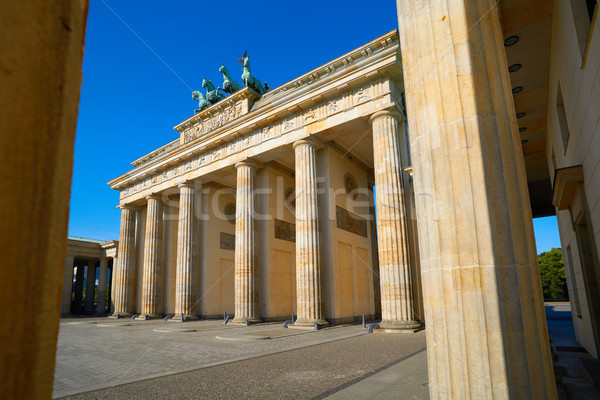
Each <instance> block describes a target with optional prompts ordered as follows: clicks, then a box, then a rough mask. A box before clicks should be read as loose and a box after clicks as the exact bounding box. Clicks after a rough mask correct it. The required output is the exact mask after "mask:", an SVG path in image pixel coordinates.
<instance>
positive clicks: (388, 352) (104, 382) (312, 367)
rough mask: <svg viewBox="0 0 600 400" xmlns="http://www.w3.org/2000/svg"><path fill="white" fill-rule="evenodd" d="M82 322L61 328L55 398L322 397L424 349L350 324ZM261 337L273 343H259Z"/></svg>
mask: <svg viewBox="0 0 600 400" xmlns="http://www.w3.org/2000/svg"><path fill="white" fill-rule="evenodd" d="M77 322H79V321H77ZM88 322H89V321H85V322H84V321H81V323H77V324H69V322H68V320H65V321H63V322H62V323H61V332H60V336H59V347H58V355H57V370H56V376H55V388H54V396H55V397H56V396H63V395H68V394H73V393H77V392H79V393H80V394H77V395H73V396H71V397H68V398H72V399H112V398H128V399H136V398H140V399H141V398H144V399H148V398H159V399H160V398H164V399H166V398H177V399H192V398H194V399H198V398H200V399H202V398H206V399H235V398H239V399H291V398H293V399H309V398H324V397H326V396H328V395H330V394H332V393H334V392H336V391H338V390H340V389H343V388H346V387H348V386H350V385H352V384H353V383H355V382H357V381H359V380H361V379H364V378H365V377H367V376H370V375H373V374H374V373H375V372H378V371H381V370H383V369H385V368H387V367H389V366H391V365H394V364H397V363H398V362H399V361H401V360H403V359H406V358H409V357H410V356H412V355H414V354H416V353H419V352H421V351H422V350H423V349H424V348H425V333H424V332H420V333H417V334H414V335H393V334H381V333H380V334H371V335H367V334H365V333H364V332H365V330H364V329H362V328H361V327H360V326H356V325H353V326H341V327H334V328H329V329H324V330H322V331H318V332H314V331H300V330H294V329H289V330H285V331H282V330H281V325H280V324H261V325H255V326H251V327H248V328H246V327H234V326H231V327H230V326H229V325H227V326H223V325H221V324H220V322H217V321H201V322H195V323H186V324H183V326H184V327H185V328H189V329H197V332H176V333H175V332H173V333H168V334H165V333H162V334H161V333H160V332H155V331H154V329H156V328H158V329H161V328H164V327H165V326H172V325H175V327H174V328H173V329H177V328H181V327H182V325H180V324H175V323H166V322H162V321H161V322H157V321H152V322H148V321H143V322H142V321H139V322H138V321H136V322H131V321H127V322H122V321H118V322H117V321H111V322H107V321H106V320H103V321H102V322H101V323H98V324H90V323H88ZM100 324H101V325H104V324H106V325H107V326H98V325H100ZM109 324H114V326H110V327H109V326H108V325H109ZM123 324H130V325H129V326H124V325H123ZM166 324H170V325H166ZM286 333H287V335H285V334H286ZM282 335H284V336H282ZM216 336H220V337H227V338H228V339H229V340H223V339H216ZM269 336H271V337H273V339H264V337H269ZM257 337H258V338H260V339H261V340H257V339H256V338H257ZM235 360H237V361H235ZM211 365H212V366H211ZM206 367H208V368H206ZM186 369H187V371H188V372H183V373H181V372H180V373H177V372H178V371H182V370H186ZM159 375H163V376H161V377H157V376H159ZM126 382H133V383H126ZM100 387H103V389H100V390H96V391H92V392H85V393H81V392H84V391H86V390H91V389H94V388H100ZM399 398H402V397H401V394H400V397H399Z"/></svg>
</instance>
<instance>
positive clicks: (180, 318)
mask: <svg viewBox="0 0 600 400" xmlns="http://www.w3.org/2000/svg"><path fill="white" fill-rule="evenodd" d="M184 321H185V320H184V319H183V313H181V315H180V317H179V322H184Z"/></svg>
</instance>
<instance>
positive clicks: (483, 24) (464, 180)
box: [397, 0, 557, 399]
mask: <svg viewBox="0 0 600 400" xmlns="http://www.w3.org/2000/svg"><path fill="white" fill-rule="evenodd" d="M397 5H398V18H399V32H400V39H401V48H402V64H403V66H404V68H403V73H404V86H405V88H406V104H407V111H408V116H407V119H408V122H409V123H410V132H409V133H410V141H411V155H412V160H413V170H414V187H415V199H416V211H417V222H418V231H419V248H420V251H419V253H420V260H421V267H422V273H421V274H422V282H423V297H424V306H425V319H426V325H427V357H428V363H427V364H428V369H429V388H430V397H431V398H432V399H442V398H443V399H446V398H457V399H458V398H460V399H491V398H493V399H508V398H514V399H556V398H557V394H556V386H555V383H554V373H553V369H552V361H551V354H550V346H549V342H548V333H547V327H546V322H545V314H544V304H543V296H542V292H541V283H540V276H539V268H538V266H537V257H536V249H535V240H534V236H533V225H532V217H531V208H530V203H529V196H528V189H527V181H526V174H525V164H524V160H523V152H522V149H521V145H520V141H519V134H518V132H517V123H516V118H515V109H514V104H513V98H512V93H511V86H510V80H509V77H508V71H507V70H508V68H507V63H506V55H505V52H504V46H503V33H502V29H501V24H500V18H499V10H498V2H496V1H491V0H479V1H472V0H469V1H466V0H461V1H456V0H452V1H448V0H441V1H440V0H435V1H433V0H421V1H412V0H398V1H397Z"/></svg>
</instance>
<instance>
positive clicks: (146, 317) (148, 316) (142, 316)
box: [135, 314, 164, 320]
mask: <svg viewBox="0 0 600 400" xmlns="http://www.w3.org/2000/svg"><path fill="white" fill-rule="evenodd" d="M162 318H164V315H162V314H140V315H138V316H137V317H136V318H135V319H136V320H138V319H141V320H149V319H162Z"/></svg>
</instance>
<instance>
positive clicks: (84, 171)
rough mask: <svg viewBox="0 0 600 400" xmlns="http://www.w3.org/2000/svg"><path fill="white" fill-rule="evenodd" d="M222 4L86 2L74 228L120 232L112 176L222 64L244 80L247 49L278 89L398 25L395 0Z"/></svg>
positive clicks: (87, 232) (159, 137)
mask: <svg viewBox="0 0 600 400" xmlns="http://www.w3.org/2000/svg"><path fill="white" fill-rule="evenodd" d="M226 4H227V5H226V6H225V3H224V2H199V1H174V2H168V3H167V2H163V1H161V2H159V1H138V0H128V1H115V0H90V10H89V16H88V24H87V33H86V43H85V56H84V62H83V86H82V90H81V99H80V106H79V121H78V125H77V138H76V141H75V164H74V170H73V185H72V188H71V211H70V220H69V234H70V235H74V236H83V237H88V238H94V239H104V240H111V239H118V236H119V217H120V213H119V211H118V210H117V209H116V208H115V207H116V206H117V204H118V202H119V199H118V193H117V192H116V191H113V190H111V189H110V188H109V187H108V185H106V182H108V181H109V180H111V179H113V178H115V177H117V176H119V175H121V174H123V173H125V172H127V171H129V170H130V169H131V168H132V166H131V165H130V162H131V161H133V160H135V159H137V158H139V157H141V156H143V155H144V154H146V153H148V152H150V151H152V150H154V149H156V148H158V147H160V146H162V145H163V144H166V143H168V142H170V141H171V140H173V139H175V138H176V137H177V132H175V131H174V130H173V129H172V128H173V126H175V125H176V124H178V123H179V122H181V121H183V120H184V119H186V118H188V117H189V116H191V115H193V112H194V109H195V108H196V105H197V104H196V103H195V102H194V101H193V100H191V91H192V90H202V86H201V83H202V79H203V78H208V79H210V80H212V81H213V82H214V83H215V84H217V83H221V82H222V79H221V75H220V73H219V72H218V69H219V66H220V65H221V64H225V65H226V66H227V67H228V68H229V70H230V71H231V73H232V75H233V77H234V79H239V75H241V68H240V64H239V63H238V61H237V58H238V57H240V56H241V55H242V54H243V53H244V51H245V50H248V54H249V55H250V56H251V60H252V72H253V74H254V75H255V76H257V77H258V78H259V79H260V80H262V81H263V82H264V81H267V82H269V84H270V86H271V88H275V87H277V86H279V85H281V84H283V83H285V82H287V81H289V80H291V79H293V78H295V77H297V76H299V75H302V74H303V73H305V72H307V71H309V70H311V69H313V68H315V67H318V66H320V65H322V64H324V63H326V62H327V61H329V60H331V59H334V58H336V57H338V56H340V55H342V54H344V53H346V52H348V51H350V50H352V49H354V48H356V47H359V46H361V45H363V44H365V43H367V42H369V41H370V40H373V39H375V38H376V37H378V36H380V35H383V34H385V33H387V32H389V31H391V30H393V29H396V27H397V23H398V22H397V18H396V6H395V1H394V0H385V1H383V0H372V1H369V2H364V1H302V2H282V1H261V2H239V1H229V2H227V3H226ZM536 228H537V226H536ZM547 230H548V229H546V228H545V229H543V231H544V232H546V231H547ZM536 233H537V229H536ZM538 240H539V239H538ZM558 245H559V244H558V235H556V241H555V243H554V244H552V245H550V247H552V246H558Z"/></svg>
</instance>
